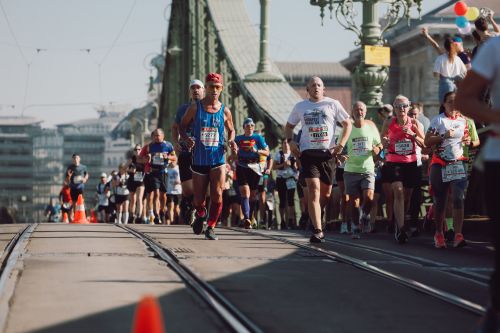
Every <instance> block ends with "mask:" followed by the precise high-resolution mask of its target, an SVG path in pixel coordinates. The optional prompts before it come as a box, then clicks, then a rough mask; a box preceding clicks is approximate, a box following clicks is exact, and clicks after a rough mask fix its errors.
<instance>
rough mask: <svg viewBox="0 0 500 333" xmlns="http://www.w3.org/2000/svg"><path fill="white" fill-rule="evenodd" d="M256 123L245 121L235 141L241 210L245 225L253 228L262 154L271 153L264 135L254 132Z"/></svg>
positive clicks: (251, 120) (250, 120) (249, 120)
mask: <svg viewBox="0 0 500 333" xmlns="http://www.w3.org/2000/svg"><path fill="white" fill-rule="evenodd" d="M254 129H255V123H254V122H253V119H252V118H247V119H245V120H244V121H243V130H244V133H243V135H238V136H237V137H236V138H235V139H234V142H235V143H236V146H237V148H236V151H237V153H238V165H237V167H236V174H237V175H238V186H239V190H240V197H241V210H242V211H243V227H244V228H245V229H251V228H252V220H251V217H252V215H251V212H250V207H255V201H256V199H257V187H258V185H259V180H260V178H261V177H262V171H263V170H262V168H261V165H260V156H261V155H264V156H268V155H269V147H268V146H267V143H266V141H265V140H264V137H262V135H260V134H257V133H254Z"/></svg>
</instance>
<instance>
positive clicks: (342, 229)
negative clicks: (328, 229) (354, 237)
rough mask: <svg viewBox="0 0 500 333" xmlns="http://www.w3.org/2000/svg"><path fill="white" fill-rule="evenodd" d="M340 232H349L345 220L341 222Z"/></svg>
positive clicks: (344, 233) (343, 233) (345, 233)
mask: <svg viewBox="0 0 500 333" xmlns="http://www.w3.org/2000/svg"><path fill="white" fill-rule="evenodd" d="M340 233H341V234H342V235H347V234H348V233H349V230H348V228H347V223H346V222H342V224H341V225H340Z"/></svg>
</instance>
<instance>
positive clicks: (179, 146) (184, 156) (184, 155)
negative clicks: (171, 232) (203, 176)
mask: <svg viewBox="0 0 500 333" xmlns="http://www.w3.org/2000/svg"><path fill="white" fill-rule="evenodd" d="M189 96H190V97H191V101H190V102H189V103H185V104H183V105H181V106H179V108H178V109H177V113H176V114H175V120H174V123H173V124H172V142H173V144H174V149H175V151H176V153H177V155H178V165H179V171H180V178H181V185H182V199H181V203H180V210H181V215H180V217H181V219H182V223H191V222H192V221H190V220H191V217H192V215H193V214H192V210H193V180H192V179H193V172H192V171H191V163H192V160H193V155H192V154H191V150H190V149H189V148H188V147H187V145H186V142H185V141H182V140H181V141H180V140H179V139H180V136H179V125H180V123H181V120H182V117H183V116H184V114H185V113H186V110H187V109H188V108H189V106H190V105H191V104H192V103H196V102H198V101H199V100H200V99H202V98H203V97H204V96H205V85H204V84H203V82H201V81H200V80H197V79H195V80H191V82H190V83H189ZM186 133H187V135H188V136H192V128H187V129H186Z"/></svg>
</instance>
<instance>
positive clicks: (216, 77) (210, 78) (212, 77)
mask: <svg viewBox="0 0 500 333" xmlns="http://www.w3.org/2000/svg"><path fill="white" fill-rule="evenodd" d="M205 82H214V83H220V84H223V83H224V82H223V79H222V75H221V74H219V73H209V74H208V75H207V77H206V78H205Z"/></svg>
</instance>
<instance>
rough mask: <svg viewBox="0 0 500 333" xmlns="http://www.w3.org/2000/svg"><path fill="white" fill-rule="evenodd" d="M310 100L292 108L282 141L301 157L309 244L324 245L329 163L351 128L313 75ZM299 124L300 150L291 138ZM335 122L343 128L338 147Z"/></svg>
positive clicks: (339, 106)
mask: <svg viewBox="0 0 500 333" xmlns="http://www.w3.org/2000/svg"><path fill="white" fill-rule="evenodd" d="M306 89H307V92H308V94H309V99H306V100H303V101H302V102H299V103H297V104H296V105H295V107H294V108H293V110H292V113H291V114H290V116H289V117H288V121H287V123H286V125H285V138H286V140H287V141H288V142H289V143H290V148H291V150H292V152H295V154H298V155H299V156H300V163H301V164H302V171H301V172H302V173H303V174H304V177H305V180H306V184H307V190H308V194H309V197H308V212H309V216H310V218H311V222H312V225H313V228H314V231H313V234H312V235H311V238H310V242H311V243H321V242H324V238H325V236H324V234H323V230H321V209H322V208H323V207H324V206H325V204H326V202H327V200H328V198H329V197H330V193H331V190H332V168H331V163H330V162H331V160H332V159H333V158H334V157H336V156H337V155H339V154H340V153H341V152H342V149H343V148H344V146H345V144H346V142H347V139H348V137H349V134H350V133H351V129H352V125H351V121H350V119H349V115H348V114H347V112H346V111H345V110H344V108H343V107H342V105H341V104H340V103H339V102H338V101H336V100H334V99H332V98H329V97H325V96H324V91H325V86H324V84H323V81H322V80H321V79H320V78H319V77H317V76H313V77H312V78H311V79H310V80H309V83H308V84H307V88H306ZM299 122H300V123H301V124H302V135H301V137H300V143H299V146H300V150H299V147H298V146H297V144H296V143H295V142H293V141H292V139H293V129H294V128H295V126H296V125H297V124H298V123H299ZM337 122H339V123H341V124H342V126H343V130H342V135H341V136H340V139H339V142H338V144H336V142H335V138H336V136H335V128H336V124H337Z"/></svg>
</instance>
